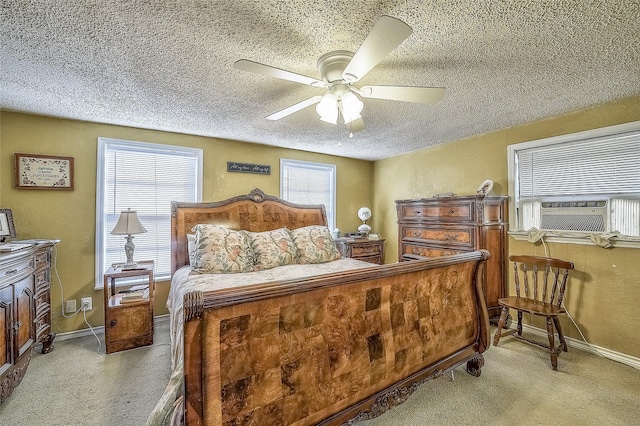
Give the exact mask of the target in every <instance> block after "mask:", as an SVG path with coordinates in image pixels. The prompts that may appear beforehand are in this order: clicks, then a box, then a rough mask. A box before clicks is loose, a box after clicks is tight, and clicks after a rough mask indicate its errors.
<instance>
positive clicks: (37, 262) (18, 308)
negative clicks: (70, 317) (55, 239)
mask: <svg viewBox="0 0 640 426" xmlns="http://www.w3.org/2000/svg"><path fill="white" fill-rule="evenodd" d="M52 249H53V244H52V243H44V244H37V245H33V246H31V247H28V248H23V249H20V250H16V251H12V252H2V253H0V403H1V402H2V401H4V400H5V399H6V398H7V397H8V396H9V395H11V393H12V392H13V389H14V388H15V387H16V386H18V384H20V382H21V381H22V378H23V377H24V375H25V373H26V371H27V367H28V366H29V361H30V360H31V351H32V349H33V346H34V345H35V344H36V343H42V353H48V352H51V351H52V350H53V339H54V338H55V334H53V332H52V330H51V255H52Z"/></svg>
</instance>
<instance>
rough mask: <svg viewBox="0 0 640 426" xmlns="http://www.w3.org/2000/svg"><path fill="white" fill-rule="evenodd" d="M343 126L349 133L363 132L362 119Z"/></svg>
mask: <svg viewBox="0 0 640 426" xmlns="http://www.w3.org/2000/svg"><path fill="white" fill-rule="evenodd" d="M345 126H346V127H347V129H348V130H349V131H350V132H351V133H355V132H359V131H360V130H364V120H363V119H362V117H360V118H356V119H355V120H353V121H352V122H350V123H347V124H345Z"/></svg>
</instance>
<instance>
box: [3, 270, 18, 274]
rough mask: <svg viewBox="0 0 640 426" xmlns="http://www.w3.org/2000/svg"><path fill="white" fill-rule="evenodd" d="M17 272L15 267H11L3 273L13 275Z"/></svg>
mask: <svg viewBox="0 0 640 426" xmlns="http://www.w3.org/2000/svg"><path fill="white" fill-rule="evenodd" d="M17 273H18V270H17V269H12V270H10V271H7V272H5V273H4V274H5V275H15V274H17Z"/></svg>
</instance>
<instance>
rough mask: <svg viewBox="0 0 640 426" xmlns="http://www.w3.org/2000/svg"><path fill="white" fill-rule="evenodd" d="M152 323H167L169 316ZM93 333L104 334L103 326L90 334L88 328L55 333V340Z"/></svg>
mask: <svg viewBox="0 0 640 426" xmlns="http://www.w3.org/2000/svg"><path fill="white" fill-rule="evenodd" d="M153 321H154V322H155V323H162V322H168V321H169V314H164V315H158V316H156V317H153ZM93 333H96V334H104V326H102V325H101V326H98V327H93V332H91V329H90V328H83V329H82V330H74V331H67V332H66V333H57V334H56V340H57V341H62V340H69V339H76V338H78V337H85V336H91V335H93Z"/></svg>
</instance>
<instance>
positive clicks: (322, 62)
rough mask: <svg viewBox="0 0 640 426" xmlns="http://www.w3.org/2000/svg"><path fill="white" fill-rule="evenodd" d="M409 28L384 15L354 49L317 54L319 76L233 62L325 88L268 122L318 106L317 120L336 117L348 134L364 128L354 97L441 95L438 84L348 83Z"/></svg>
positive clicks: (430, 99)
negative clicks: (317, 77) (391, 84)
mask: <svg viewBox="0 0 640 426" xmlns="http://www.w3.org/2000/svg"><path fill="white" fill-rule="evenodd" d="M412 32H413V30H412V29H411V27H409V26H408V25H407V24H405V23H404V22H402V21H401V20H399V19H396V18H393V17H391V16H384V15H383V16H382V17H380V19H379V20H378V22H377V23H376V24H375V26H374V27H373V29H372V30H371V32H370V33H369V35H367V38H366V39H365V40H364V42H363V43H362V45H360V47H359V48H358V50H357V51H356V52H355V53H352V52H349V51H346V50H337V51H333V52H329V53H327V54H325V55H322V56H321V57H320V59H318V64H317V66H318V71H319V72H320V76H321V79H315V78H312V77H307V76H305V75H301V74H296V73H294V72H291V71H285V70H282V69H279V68H276V67H272V66H270V65H265V64H260V63H258V62H253V61H250V60H248V59H241V60H239V61H237V62H235V63H234V64H233V66H234V67H235V68H236V69H239V70H242V71H249V72H254V73H257V74H262V75H266V76H269V77H276V78H280V79H282V80H288V81H293V82H296V83H300V84H306V85H309V86H312V87H318V88H322V89H327V90H326V92H325V94H324V95H322V96H320V95H318V96H313V97H311V98H309V99H306V100H304V101H302V102H298V103H297V104H294V105H291V106H289V107H287V108H285V109H283V110H280V111H278V112H276V113H273V114H271V115H269V116H267V117H265V118H266V119H267V120H280V119H281V118H284V117H286V116H288V115H291V114H293V113H295V112H298V111H301V110H303V109H304V108H307V107H310V106H311V105H316V104H317V105H316V112H317V113H318V115H319V116H320V119H321V120H322V121H326V122H328V123H332V124H338V117H339V116H340V117H342V121H343V122H344V123H345V125H346V126H347V128H348V129H349V130H350V135H351V136H353V132H357V131H359V130H362V129H364V121H363V120H362V116H361V115H360V113H361V112H362V108H363V106H364V104H363V102H362V101H361V100H360V98H359V97H358V96H360V97H363V98H375V99H387V100H392V101H404V102H415V103H423V104H434V103H436V102H438V101H439V100H440V99H442V97H443V96H444V91H445V89H444V88H443V87H416V86H363V87H360V88H357V87H356V86H354V85H353V84H354V83H357V82H358V81H359V80H360V79H361V78H362V77H364V76H365V75H366V74H367V73H368V72H369V71H371V70H372V69H373V67H375V66H376V65H377V64H378V63H379V62H380V61H381V60H382V59H383V58H384V57H385V56H387V55H388V54H389V53H391V51H393V50H394V49H395V48H396V47H398V46H399V45H400V43H402V42H403V41H405V40H406V39H407V38H408V37H409V36H410V35H411V33H412Z"/></svg>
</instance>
